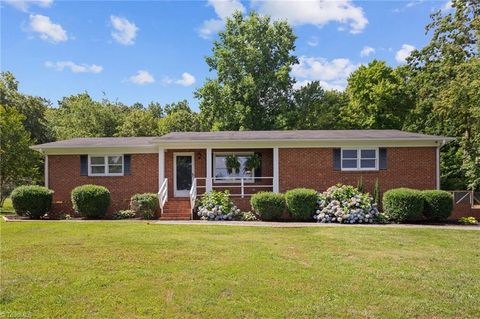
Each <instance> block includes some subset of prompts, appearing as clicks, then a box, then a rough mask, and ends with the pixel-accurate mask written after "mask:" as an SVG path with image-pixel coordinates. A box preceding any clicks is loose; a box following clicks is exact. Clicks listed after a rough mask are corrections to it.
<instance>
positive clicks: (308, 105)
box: [281, 81, 347, 130]
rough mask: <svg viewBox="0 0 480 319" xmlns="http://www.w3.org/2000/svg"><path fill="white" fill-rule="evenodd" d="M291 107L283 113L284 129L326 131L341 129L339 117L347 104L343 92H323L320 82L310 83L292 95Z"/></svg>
mask: <svg viewBox="0 0 480 319" xmlns="http://www.w3.org/2000/svg"><path fill="white" fill-rule="evenodd" d="M293 96H294V98H293V105H292V107H291V108H290V109H289V110H288V111H287V112H284V113H283V114H282V115H281V117H283V121H284V123H285V124H284V128H285V129H295V130H327V129H340V128H342V123H341V118H340V116H339V114H340V112H341V110H342V108H343V107H344V106H345V104H346V103H347V99H346V95H345V94H344V93H343V92H338V91H334V90H330V91H326V90H324V89H323V88H322V87H321V85H320V82H318V81H314V82H311V83H309V84H307V85H305V86H303V87H301V88H300V89H298V90H297V91H295V93H294V95H293Z"/></svg>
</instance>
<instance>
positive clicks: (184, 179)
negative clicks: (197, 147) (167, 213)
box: [173, 153, 195, 197]
mask: <svg viewBox="0 0 480 319" xmlns="http://www.w3.org/2000/svg"><path fill="white" fill-rule="evenodd" d="M194 169H195V163H194V153H174V154H173V182H174V191H173V195H174V196H175V197H188V196H189V193H190V189H191V188H192V182H193V178H194Z"/></svg>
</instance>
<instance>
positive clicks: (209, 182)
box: [205, 147, 212, 192]
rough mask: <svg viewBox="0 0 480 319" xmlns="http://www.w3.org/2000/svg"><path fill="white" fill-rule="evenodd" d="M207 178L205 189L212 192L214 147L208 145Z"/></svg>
mask: <svg viewBox="0 0 480 319" xmlns="http://www.w3.org/2000/svg"><path fill="white" fill-rule="evenodd" d="M205 177H206V180H205V190H206V191H207V192H210V191H211V190H212V148H211V147H207V176H205Z"/></svg>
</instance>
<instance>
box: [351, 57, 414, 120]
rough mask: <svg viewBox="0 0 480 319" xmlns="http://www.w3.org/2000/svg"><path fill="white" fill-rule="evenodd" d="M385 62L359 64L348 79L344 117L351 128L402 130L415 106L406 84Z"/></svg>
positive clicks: (375, 61)
mask: <svg viewBox="0 0 480 319" xmlns="http://www.w3.org/2000/svg"><path fill="white" fill-rule="evenodd" d="M398 72H399V71H398V70H395V69H393V68H391V67H389V66H388V65H386V63H385V62H384V61H378V60H374V61H372V62H370V63H369V64H368V65H366V66H364V65H362V66H360V67H359V68H358V69H357V70H356V71H354V72H353V73H352V74H351V75H350V76H349V78H348V86H347V89H346V93H347V95H348V98H349V102H348V105H347V107H345V108H344V110H343V114H342V117H343V119H344V122H345V123H346V124H347V125H348V126H349V127H351V128H363V129H401V128H402V126H403V122H404V120H405V117H406V116H407V114H408V113H409V111H410V109H411V107H412V106H413V101H412V99H411V98H410V96H409V94H408V91H407V90H406V89H405V83H404V81H403V80H402V77H401V76H400V75H399V73H398Z"/></svg>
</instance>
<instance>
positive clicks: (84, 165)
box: [80, 155, 88, 176]
mask: <svg viewBox="0 0 480 319" xmlns="http://www.w3.org/2000/svg"><path fill="white" fill-rule="evenodd" d="M80 176H88V155H80Z"/></svg>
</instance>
